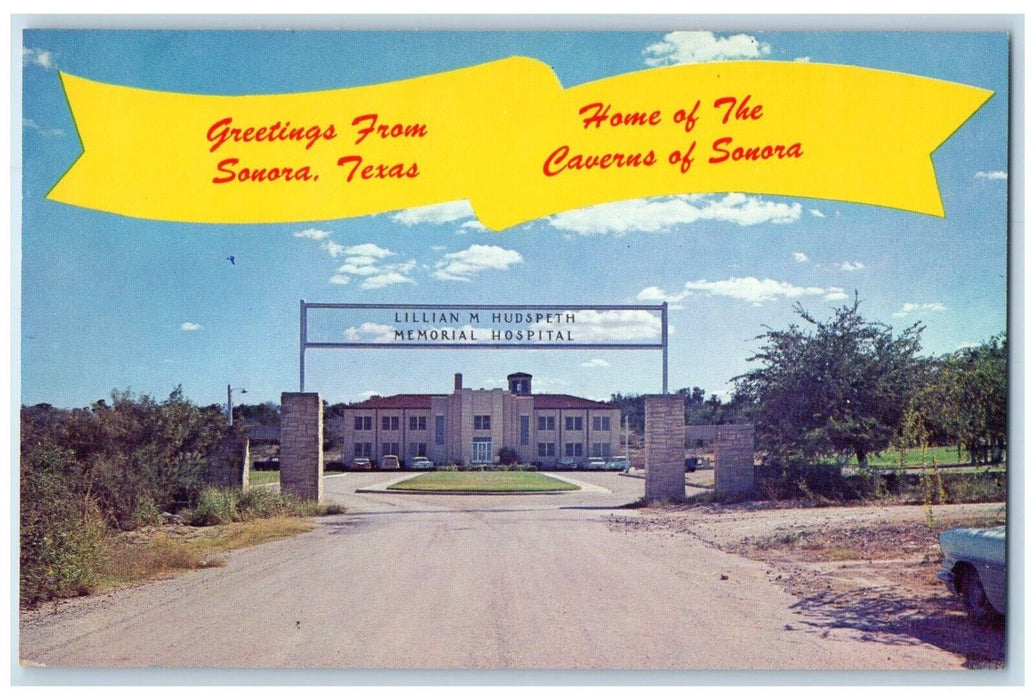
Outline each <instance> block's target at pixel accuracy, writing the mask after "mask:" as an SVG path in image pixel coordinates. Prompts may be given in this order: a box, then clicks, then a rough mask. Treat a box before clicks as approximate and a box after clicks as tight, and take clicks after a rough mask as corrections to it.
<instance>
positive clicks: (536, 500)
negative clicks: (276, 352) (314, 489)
mask: <svg viewBox="0 0 1035 700" xmlns="http://www.w3.org/2000/svg"><path fill="white" fill-rule="evenodd" d="M567 476H569V477H571V478H574V479H576V480H581V481H584V482H587V483H592V484H594V485H597V486H600V487H603V488H602V489H600V490H595V491H593V492H582V493H569V494H563V495H522V496H430V495H417V494H413V495H404V494H381V493H376V494H359V493H356V489H357V488H360V487H364V486H370V485H374V484H376V483H378V482H383V481H385V480H386V475H385V474H377V473H372V474H345V475H341V476H333V477H328V478H326V480H325V484H324V488H325V497H326V499H327V500H331V501H336V502H339V503H342V504H344V505H345V506H346V507H347V508H348V511H347V513H346V514H344V515H339V516H328V517H324V518H320V519H319V520H318V523H317V526H316V528H315V530H313V531H312V532H310V533H308V534H305V535H302V536H299V537H295V538H291V539H287V540H281V541H278V542H271V543H268V544H264V545H260V546H257V547H253V548H250V549H245V550H238V551H235V552H231V553H228V554H227V555H226V557H225V558H226V565H225V566H224V567H222V568H215V569H205V570H201V571H195V572H190V573H187V574H184V575H181V576H178V577H176V578H173V579H170V580H165V581H158V582H153V583H149V584H145V585H140V586H136V587H132V588H128V589H124V590H120V591H117V592H112V593H109V594H105V595H100V596H96V597H93V598H88V599H81V600H76V601H72V602H69V603H62V604H61V605H60V606H59V607H58V609H57V611H56V612H54V611H53V609H52V608H50V607H47V608H45V609H43V610H40V611H36V612H32V613H29V614H24V615H23V619H22V622H21V629H20V634H21V640H20V655H21V659H22V660H23V662H25V663H28V664H31V665H37V664H41V665H47V666H52V665H54V666H114V667H137V666H166V667H181V666H189V667H214V668H304V669H316V668H336V669H615V670H628V669H657V670H660V669H684V670H695V669H701V670H730V669H743V670H768V669H788V670H791V669H793V670H803V669H842V670H843V669H884V670H888V669H903V670H904V669H938V670H940V669H958V668H961V661H962V659H961V657H960V656H959V655H957V654H953V653H950V652H947V651H945V650H943V649H939V648H937V647H935V646H932V645H930V644H926V643H923V642H921V641H919V640H917V641H916V642H915V643H903V642H902V640H901V639H895V640H894V641H893V643H892V640H885V639H882V638H881V636H880V635H879V634H877V635H874V634H869V633H865V634H864V633H861V632H859V631H857V630H853V629H841V628H838V627H836V626H833V625H832V626H830V627H822V626H816V625H814V624H806V623H805V621H803V618H802V617H801V612H800V611H798V610H796V609H795V604H796V603H797V602H798V601H797V600H796V599H795V598H794V597H792V596H791V595H790V594H789V593H787V592H785V591H784V590H783V588H782V587H781V586H779V585H778V584H777V583H774V582H773V581H771V580H770V578H769V577H767V571H766V565H765V564H764V563H760V562H756V561H752V560H749V559H745V558H742V557H739V556H737V555H735V554H731V553H726V552H723V551H721V550H719V549H718V548H715V547H713V546H709V545H708V544H707V543H705V542H704V541H703V540H701V539H698V538H693V537H680V536H677V535H676V534H674V533H672V532H668V531H655V530H644V531H636V530H635V529H630V528H627V527H615V526H614V523H615V521H616V519H618V518H627V517H630V516H631V517H639V516H638V511H636V510H632V509H628V508H623V506H625V505H626V504H628V503H630V502H632V501H634V500H635V499H636V498H638V497H640V496H641V495H642V494H643V481H642V480H639V479H633V478H629V477H624V476H621V475H618V474H613V473H610V474H608V473H592V474H586V473H572V474H568V475H567ZM724 677H725V676H724Z"/></svg>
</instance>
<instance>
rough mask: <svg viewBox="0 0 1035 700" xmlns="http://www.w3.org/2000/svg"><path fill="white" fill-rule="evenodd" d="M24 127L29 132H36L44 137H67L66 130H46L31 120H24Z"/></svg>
mask: <svg viewBox="0 0 1035 700" xmlns="http://www.w3.org/2000/svg"><path fill="white" fill-rule="evenodd" d="M22 127H23V128H25V129H28V130H29V131H35V132H37V133H40V134H43V135H44V136H54V137H57V136H64V135H65V130H64V129H45V128H43V127H42V126H40V125H39V124H37V123H36V122H34V121H33V120H31V119H22Z"/></svg>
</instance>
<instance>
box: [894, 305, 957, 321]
mask: <svg viewBox="0 0 1035 700" xmlns="http://www.w3.org/2000/svg"><path fill="white" fill-rule="evenodd" d="M948 310H949V307H947V306H946V305H945V304H943V303H941V302H940V301H935V302H928V303H925V304H914V303H912V302H906V303H905V304H903V305H902V308H901V309H899V310H898V311H896V312H895V313H893V314H891V315H892V316H894V317H896V318H902V317H903V316H909V315H910V314H922V313H927V312H932V313H940V312H942V311H948Z"/></svg>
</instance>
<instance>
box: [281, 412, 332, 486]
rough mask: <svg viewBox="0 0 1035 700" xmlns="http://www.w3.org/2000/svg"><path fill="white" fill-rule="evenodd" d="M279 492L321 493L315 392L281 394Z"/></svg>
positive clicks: (320, 429) (320, 440) (320, 418)
mask: <svg viewBox="0 0 1035 700" xmlns="http://www.w3.org/2000/svg"><path fill="white" fill-rule="evenodd" d="M280 406H281V418H280V492H281V493H284V494H291V495H293V496H297V497H298V498H302V499H306V500H314V501H319V500H320V499H321V497H322V496H323V401H321V400H320V395H319V394H316V393H303V392H299V393H289V392H285V393H283V394H281V395H280Z"/></svg>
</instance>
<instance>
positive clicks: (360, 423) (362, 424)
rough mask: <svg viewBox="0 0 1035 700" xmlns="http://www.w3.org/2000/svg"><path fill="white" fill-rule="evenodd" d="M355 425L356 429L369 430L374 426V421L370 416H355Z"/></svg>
mask: <svg viewBox="0 0 1035 700" xmlns="http://www.w3.org/2000/svg"><path fill="white" fill-rule="evenodd" d="M355 426H356V430H371V429H373V427H374V423H373V421H372V420H371V419H370V416H356V422H355Z"/></svg>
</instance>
